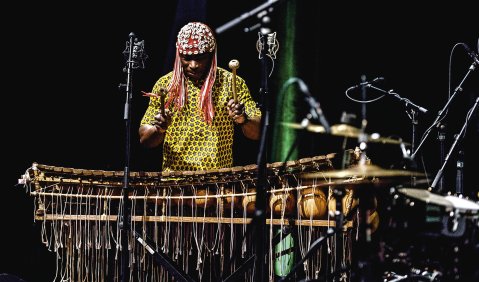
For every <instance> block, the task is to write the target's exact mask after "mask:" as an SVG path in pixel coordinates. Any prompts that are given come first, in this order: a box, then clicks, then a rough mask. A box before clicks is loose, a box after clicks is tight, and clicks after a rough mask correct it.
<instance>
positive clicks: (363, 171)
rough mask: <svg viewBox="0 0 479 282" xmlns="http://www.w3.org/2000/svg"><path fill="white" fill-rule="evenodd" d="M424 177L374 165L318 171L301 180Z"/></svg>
mask: <svg viewBox="0 0 479 282" xmlns="http://www.w3.org/2000/svg"><path fill="white" fill-rule="evenodd" d="M410 176H425V174H424V173H420V172H416V171H407V170H397V169H384V168H381V167H379V166H376V165H356V166H353V167H351V168H348V169H343V170H331V171H319V172H313V173H305V174H303V175H302V178H306V179H308V178H325V179H328V178H338V179H344V178H351V177H366V178H367V177H410Z"/></svg>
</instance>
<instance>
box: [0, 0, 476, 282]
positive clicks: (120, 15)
mask: <svg viewBox="0 0 479 282" xmlns="http://www.w3.org/2000/svg"><path fill="white" fill-rule="evenodd" d="M242 2H246V1H234V3H232V2H231V1H209V2H203V1H178V2H174V1H160V2H159V3H157V4H156V5H152V4H148V5H147V4H143V5H138V4H137V5H135V6H130V5H127V4H111V5H110V6H106V7H105V6H103V7H99V6H96V5H94V4H87V3H85V2H83V3H81V4H78V3H77V4H68V5H67V4H55V6H53V5H52V4H46V3H42V4H39V3H35V4H29V5H26V4H25V6H17V7H12V8H10V9H8V10H7V11H8V12H11V13H12V14H13V16H14V20H11V21H9V22H7V23H4V31H6V33H4V49H6V50H4V54H3V57H4V58H3V62H4V63H5V64H4V65H3V66H4V70H3V77H4V80H3V86H4V87H3V89H4V90H5V91H4V93H3V103H2V105H3V110H2V111H1V112H2V121H3V123H2V124H3V138H2V139H3V141H4V142H3V151H4V152H3V156H4V158H3V160H4V161H3V166H2V167H3V168H4V171H6V173H4V175H3V177H4V178H3V183H4V185H3V189H2V195H1V197H0V198H1V205H0V206H1V212H0V218H1V223H0V224H1V226H2V227H1V232H0V233H1V237H0V258H1V263H0V273H4V272H6V273H13V274H16V275H18V276H20V277H23V278H24V279H26V280H28V281H50V280H51V279H52V278H53V272H54V267H55V266H54V260H53V254H52V253H49V252H48V251H47V250H46V248H45V247H44V246H42V245H41V244H40V233H39V226H38V225H36V224H34V222H33V218H32V216H33V205H32V200H31V198H29V197H28V195H27V194H25V193H24V190H23V188H22V187H21V186H15V184H16V183H17V179H18V178H19V177H20V175H21V174H22V173H23V172H24V171H25V169H27V168H28V167H29V166H30V165H31V164H32V162H34V161H36V162H39V163H43V164H49V165H54V166H65V167H75V168H86V169H104V170H122V169H123V166H124V159H125V158H124V156H125V149H124V139H125V130H124V121H123V106H124V102H125V94H124V92H123V91H120V90H119V89H118V85H119V84H120V83H125V79H126V75H125V74H124V73H123V72H122V69H123V67H124V66H125V60H124V58H123V54H122V52H123V50H124V49H125V43H126V41H127V39H128V34H129V33H130V32H135V33H136V35H137V36H138V37H139V38H140V39H144V40H145V47H146V52H147V53H148V55H149V58H148V60H147V61H146V69H144V70H137V71H135V73H134V81H133V86H134V93H135V94H134V99H133V105H132V106H133V109H132V123H133V126H132V127H133V130H132V137H131V140H132V147H131V166H130V167H131V170H133V171H138V170H144V171H148V170H157V169H158V168H159V167H160V163H161V161H160V160H161V159H160V154H161V152H160V150H156V149H155V150H146V149H144V148H142V147H141V146H139V144H138V135H137V130H136V128H137V125H138V123H139V120H140V118H141V116H142V114H143V111H144V110H145V109H146V106H147V99H146V98H144V97H141V95H140V94H139V91H140V90H145V91H148V90H150V89H151V87H152V85H153V84H154V82H155V81H156V79H157V78H158V77H159V76H161V75H163V74H164V73H166V71H167V70H169V69H170V68H171V65H172V60H173V57H172V55H171V54H172V53H171V52H172V46H173V43H172V38H174V34H175V33H176V32H177V29H178V26H179V25H180V23H179V22H181V21H182V20H184V19H185V18H188V17H193V18H190V19H194V20H203V19H206V20H207V21H208V23H209V24H210V25H211V26H213V27H218V26H220V25H221V24H223V23H225V22H227V21H229V20H231V19H233V18H236V17H239V16H240V15H241V14H243V13H244V12H247V11H250V10H252V9H253V8H255V7H256V6H258V5H260V4H261V3H262V1H248V3H242ZM308 2H313V1H308ZM308 2H307V1H301V2H299V1H298V3H297V9H298V10H297V13H298V19H297V22H296V24H297V32H298V33H297V40H296V42H295V44H296V50H297V53H296V56H297V62H298V64H297V67H298V76H300V77H301V78H302V79H303V80H304V81H305V82H306V83H307V84H308V86H309V87H310V89H311V92H312V93H313V95H314V96H315V97H316V98H317V99H318V100H319V101H320V103H321V106H322V108H323V110H324V112H325V114H326V117H328V119H329V121H330V123H332V124H334V123H339V121H340V116H341V113H342V112H343V111H348V112H356V113H357V114H358V115H359V114H360V105H359V104H357V103H353V102H351V101H350V100H348V99H347V98H346V97H345V95H344V92H345V90H346V89H347V88H348V87H350V86H351V85H354V84H357V83H358V82H359V79H360V76H361V75H363V74H364V75H366V76H367V77H368V78H372V77H376V76H383V77H385V78H386V81H385V82H384V84H382V85H380V86H384V87H385V88H386V89H388V90H389V89H394V90H395V91H396V92H397V93H399V94H400V95H401V96H403V97H405V98H409V99H410V100H412V101H413V102H415V103H416V104H418V105H421V106H423V107H425V108H427V109H429V113H428V114H427V115H420V116H419V125H418V134H419V136H420V135H421V134H422V133H423V131H424V129H425V127H427V126H428V125H429V124H430V123H431V122H432V120H434V118H435V116H436V113H437V111H438V110H439V109H441V108H442V106H443V105H444V104H445V102H446V101H447V97H448V83H449V82H448V81H449V80H448V75H449V73H448V72H449V56H450V52H451V49H452V47H453V46H454V44H456V43H458V42H464V43H466V44H468V45H469V46H470V47H471V49H473V50H476V53H477V40H478V36H479V32H478V30H477V20H476V22H475V21H474V19H475V18H476V19H477V16H476V15H475V14H474V9H473V8H472V7H470V6H468V5H469V4H467V5H466V4H465V3H462V2H461V1H455V2H454V4H452V2H451V3H450V4H430V5H426V6H423V7H419V6H417V5H416V4H415V3H413V1H410V2H409V1H406V2H404V1H401V2H395V3H388V4H386V3H372V2H368V1H366V2H361V3H353V4H351V3H345V2H340V3H335V4H333V3H316V1H314V2H313V3H308ZM318 2H319V1H318ZM188 7H189V8H188ZM285 7H286V5H285V4H284V3H281V4H280V5H278V6H277V8H276V12H275V13H274V14H272V19H273V26H276V25H278V26H279V25H280V24H281V22H282V21H283V20H284V15H285ZM186 8H188V9H186ZM213 8H214V10H213ZM252 24H254V21H253V20H252V19H248V20H247V21H245V22H244V23H242V24H241V25H239V26H236V27H235V28H232V29H231V30H228V31H227V32H225V33H223V34H221V35H219V36H218V43H219V50H218V52H219V65H220V66H222V67H225V68H227V63H228V61H229V60H230V59H232V58H236V59H238V60H239V61H240V62H241V68H240V69H239V70H238V74H239V75H241V76H242V77H244V78H245V79H246V81H247V82H248V85H249V87H250V90H251V92H252V94H253V96H254V97H255V99H256V100H257V101H260V100H261V98H262V97H259V94H258V89H259V85H260V63H259V61H258V59H257V54H256V50H255V43H256V40H257V35H256V34H255V33H244V32H243V31H242V29H243V28H244V27H245V26H250V25H252ZM278 38H279V40H280V44H281V39H282V35H281V34H278ZM280 52H281V47H280ZM452 62H453V64H452V69H451V76H452V87H453V88H454V87H456V86H457V85H458V83H459V81H460V80H461V79H462V78H463V77H464V75H465V73H466V72H467V70H468V68H469V67H470V65H471V63H472V61H471V59H470V58H469V57H467V55H466V53H465V52H464V50H463V49H462V48H458V49H457V50H456V52H455V53H454V54H453V57H452ZM277 64H278V65H280V64H281V62H280V61H277ZM282 83H283V81H278V80H273V81H271V85H272V89H273V90H272V91H271V92H272V93H271V96H270V97H269V98H270V99H272V100H273V101H274V94H275V92H277V88H278V87H279V86H280V85H281V84H282ZM5 86H6V87H5ZM463 86H464V87H463V89H464V92H462V93H460V94H458V96H457V97H456V99H455V101H454V103H452V105H451V110H450V111H449V113H448V116H447V121H448V132H447V138H448V139H447V140H448V141H447V144H448V145H447V147H446V149H448V148H449V146H450V144H451V140H452V136H453V134H455V133H457V132H459V130H460V127H461V126H462V124H463V123H464V120H465V117H466V112H467V110H468V109H469V108H470V107H471V105H472V102H471V101H472V100H473V98H474V97H477V96H478V92H479V79H478V74H477V71H476V72H473V73H472V74H471V76H470V77H469V78H468V79H467V81H466V83H465V84H464V85H463ZM367 109H368V111H367V118H368V122H369V124H368V128H369V129H370V130H371V132H372V131H377V132H380V133H381V134H383V135H386V136H387V135H397V136H401V137H402V138H404V139H405V140H410V138H411V123H410V120H409V118H408V117H407V115H406V113H405V109H404V105H403V104H402V103H401V102H399V101H398V100H396V99H394V98H392V97H385V98H383V99H381V100H380V101H379V102H376V103H371V104H368V107H367ZM273 114H274V113H273ZM478 132H479V125H478V123H477V117H476V118H473V119H472V120H471V124H470V125H469V127H468V131H467V135H466V138H465V142H464V144H463V145H464V148H465V150H466V163H465V167H466V171H465V181H466V187H465V189H466V190H467V192H468V193H470V194H471V195H474V193H476V192H477V191H479V186H478V185H477V182H476V181H475V179H474V178H475V177H474V172H475V170H474V168H473V166H475V162H476V161H477V160H478V156H479V154H478V149H477V144H479V143H478V140H479V138H478V135H479V134H478ZM436 135H437V132H436V131H433V132H432V133H431V136H430V138H429V139H428V141H427V142H426V143H425V144H424V145H425V146H424V148H423V149H424V155H425V162H426V163H427V164H428V170H429V173H431V174H432V176H434V175H435V173H436V171H437V169H438V167H439V165H440V160H439V158H438V148H437V141H436ZM303 140H307V141H303V142H304V144H302V145H306V146H302V148H303V149H302V150H301V153H300V154H301V156H308V155H309V156H311V155H316V154H325V153H329V152H337V150H338V148H339V147H338V144H340V140H339V138H331V137H325V136H317V135H314V134H310V135H309V136H308V138H304V139H303ZM256 145H257V143H255V142H249V141H246V140H241V139H240V140H239V142H238V144H237V145H236V146H235V155H236V164H238V165H241V164H243V165H244V164H249V163H254V162H255V152H256V147H255V146H256ZM370 153H371V155H372V157H376V158H377V161H378V162H379V163H380V164H384V165H389V164H390V163H393V162H395V161H396V160H395V159H394V158H396V157H397V154H398V152H397V148H391V147H390V146H385V145H377V146H372V148H371V151H370ZM391 158H393V159H394V161H392V160H391ZM373 160H374V159H373ZM450 162H451V165H450V166H448V168H447V177H448V178H447V180H448V182H447V183H448V186H447V188H448V190H454V189H455V188H454V173H455V154H454V155H453V156H452V157H451V160H450Z"/></svg>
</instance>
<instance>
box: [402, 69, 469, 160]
mask: <svg viewBox="0 0 479 282" xmlns="http://www.w3.org/2000/svg"><path fill="white" fill-rule="evenodd" d="M475 69H476V61H474V62H473V63H472V64H471V66H470V67H469V70H468V71H467V73H466V75H465V76H464V78H463V79H462V80H461V82H460V83H459V86H457V87H456V89H455V90H454V93H453V94H452V95H451V97H450V98H449V99H448V100H447V102H446V104H445V105H444V107H443V108H442V109H441V110H440V111H439V113H438V115H437V117H436V119H435V120H434V122H433V123H432V124H431V125H430V126H429V128H428V129H426V131H425V132H424V134H423V137H422V138H421V141H420V142H419V145H418V146H417V148H416V151H413V152H412V155H411V159H414V158H415V157H416V154H417V152H418V151H419V149H420V148H421V146H422V144H424V141H426V139H427V137H428V136H429V133H430V132H431V130H432V129H433V128H434V127H437V125H438V123H439V122H440V121H441V120H442V119H443V118H444V117H445V115H446V112H447V108H448V107H449V104H450V103H451V101H452V100H453V99H454V97H456V94H457V93H459V91H462V84H463V83H464V82H465V81H466V79H467V77H468V76H469V75H470V74H471V72H473V71H474V70H475Z"/></svg>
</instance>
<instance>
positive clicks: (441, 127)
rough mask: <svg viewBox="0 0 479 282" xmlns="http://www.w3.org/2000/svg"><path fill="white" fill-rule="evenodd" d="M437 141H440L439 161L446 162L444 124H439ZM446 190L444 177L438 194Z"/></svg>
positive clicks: (440, 180)
mask: <svg viewBox="0 0 479 282" xmlns="http://www.w3.org/2000/svg"><path fill="white" fill-rule="evenodd" d="M438 125H439V126H438V128H439V129H438V132H437V140H438V141H439V160H441V161H442V160H444V158H445V157H446V145H445V142H446V126H445V125H444V124H441V123H439V124H438ZM443 188H444V177H441V178H440V179H439V186H438V188H437V192H441V191H442V189H443Z"/></svg>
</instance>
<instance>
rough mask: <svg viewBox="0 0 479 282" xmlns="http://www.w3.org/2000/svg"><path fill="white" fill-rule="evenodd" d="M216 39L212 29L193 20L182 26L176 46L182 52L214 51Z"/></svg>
mask: <svg viewBox="0 0 479 282" xmlns="http://www.w3.org/2000/svg"><path fill="white" fill-rule="evenodd" d="M215 47H216V40H215V37H214V36H213V32H212V31H211V29H210V28H209V27H208V26H207V25H205V24H203V23H199V22H191V23H188V24H187V25H185V26H184V27H182V28H181V30H180V32H179V33H178V40H177V41H176V48H177V49H178V52H179V53H180V54H184V55H198V54H203V53H205V52H213V51H214V50H215Z"/></svg>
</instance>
